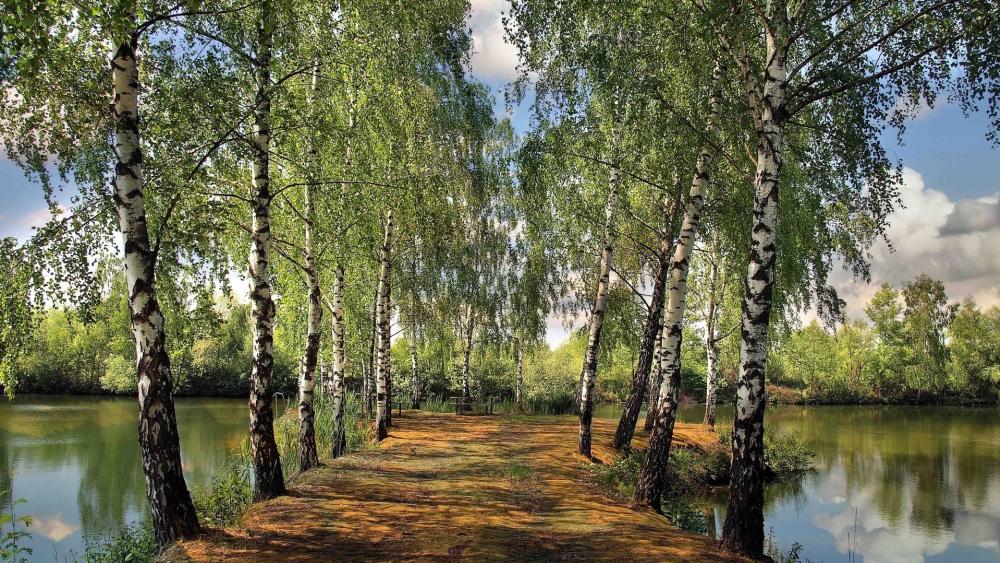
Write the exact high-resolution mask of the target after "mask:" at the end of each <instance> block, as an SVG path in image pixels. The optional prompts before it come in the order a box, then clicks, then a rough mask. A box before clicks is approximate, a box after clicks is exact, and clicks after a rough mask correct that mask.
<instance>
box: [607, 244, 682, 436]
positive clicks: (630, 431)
mask: <svg viewBox="0 0 1000 563" xmlns="http://www.w3.org/2000/svg"><path fill="white" fill-rule="evenodd" d="M660 248H661V254H660V259H659V260H658V261H657V267H656V278H655V279H654V281H653V299H652V301H651V303H650V304H649V311H648V314H647V315H646V323H645V325H644V326H643V329H642V348H641V349H640V350H639V360H638V362H636V366H635V371H634V372H632V382H631V383H630V384H629V389H628V398H627V399H626V400H625V408H624V410H622V416H621V418H620V419H619V420H618V428H617V429H615V437H614V438H613V439H612V441H611V447H613V448H614V449H616V450H627V449H628V448H629V447H630V446H631V444H632V436H633V435H634V434H635V424H636V422H638V420H639V411H640V410H641V409H642V403H643V401H645V399H646V395H647V393H646V388H647V383H648V382H649V371H650V368H651V367H652V365H653V355H654V353H655V349H656V340H657V338H658V337H659V336H660V327H661V326H662V322H663V297H664V288H665V287H666V285H667V282H666V280H667V268H668V264H669V261H670V260H669V256H668V255H667V253H668V251H669V249H670V242H669V241H666V240H665V241H662V244H661V247H660Z"/></svg>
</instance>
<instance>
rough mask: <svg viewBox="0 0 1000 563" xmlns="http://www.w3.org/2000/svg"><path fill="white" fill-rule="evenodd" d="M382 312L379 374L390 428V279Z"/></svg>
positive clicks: (387, 281) (388, 279) (387, 282)
mask: <svg viewBox="0 0 1000 563" xmlns="http://www.w3.org/2000/svg"><path fill="white" fill-rule="evenodd" d="M384 307H385V308H384V309H383V311H382V314H383V315H384V321H383V324H382V327H383V329H382V330H383V333H382V334H381V335H380V336H379V339H380V340H381V341H382V342H384V343H385V354H384V357H383V363H382V364H381V365H382V368H381V373H382V374H383V377H384V378H385V423H386V425H387V426H392V354H391V350H392V340H391V336H392V278H391V275H390V277H389V278H387V279H386V294H385V305H384Z"/></svg>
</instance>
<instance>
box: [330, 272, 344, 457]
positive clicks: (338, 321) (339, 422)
mask: <svg viewBox="0 0 1000 563" xmlns="http://www.w3.org/2000/svg"><path fill="white" fill-rule="evenodd" d="M346 363H347V351H346V346H345V341H344V266H342V265H340V264H338V265H337V269H336V277H335V278H334V280H333V378H332V380H331V384H330V386H331V388H332V389H331V391H332V392H331V396H332V398H333V412H332V413H331V414H332V418H333V424H332V426H331V431H330V434H331V443H332V446H331V452H330V455H331V456H332V457H334V458H337V457H340V456H342V455H344V454H345V453H347V432H346V428H345V427H344V401H345V400H346V397H345V394H344V368H345V367H346Z"/></svg>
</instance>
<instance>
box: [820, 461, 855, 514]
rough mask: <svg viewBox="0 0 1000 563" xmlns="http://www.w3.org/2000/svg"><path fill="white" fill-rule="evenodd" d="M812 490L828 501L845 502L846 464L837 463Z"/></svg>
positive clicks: (821, 498)
mask: <svg viewBox="0 0 1000 563" xmlns="http://www.w3.org/2000/svg"><path fill="white" fill-rule="evenodd" d="M812 492H813V494H814V495H816V498H818V499H819V500H821V501H823V502H826V503H833V504H843V503H844V502H845V501H847V472H846V471H845V470H844V464H842V463H837V464H836V465H834V466H833V467H831V468H830V469H828V470H827V472H826V473H825V474H824V475H823V478H822V479H820V480H819V483H818V484H816V485H815V486H814V487H813V488H812Z"/></svg>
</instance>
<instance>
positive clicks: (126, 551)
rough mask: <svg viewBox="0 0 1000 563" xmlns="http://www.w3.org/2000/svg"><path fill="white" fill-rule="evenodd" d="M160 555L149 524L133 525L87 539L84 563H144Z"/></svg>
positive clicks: (82, 559)
mask: <svg viewBox="0 0 1000 563" xmlns="http://www.w3.org/2000/svg"><path fill="white" fill-rule="evenodd" d="M158 553H159V548H158V547H157V545H156V534H155V533H153V527H152V525H151V524H149V523H148V522H141V523H136V524H131V525H129V526H126V527H125V528H122V529H121V530H116V531H113V532H108V533H107V534H105V535H103V536H100V537H97V538H86V544H85V546H84V551H83V556H82V558H81V559H80V560H81V561H82V562H83V563H123V562H135V563H144V562H146V561H152V560H153V558H154V557H156V555H157V554H158Z"/></svg>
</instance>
